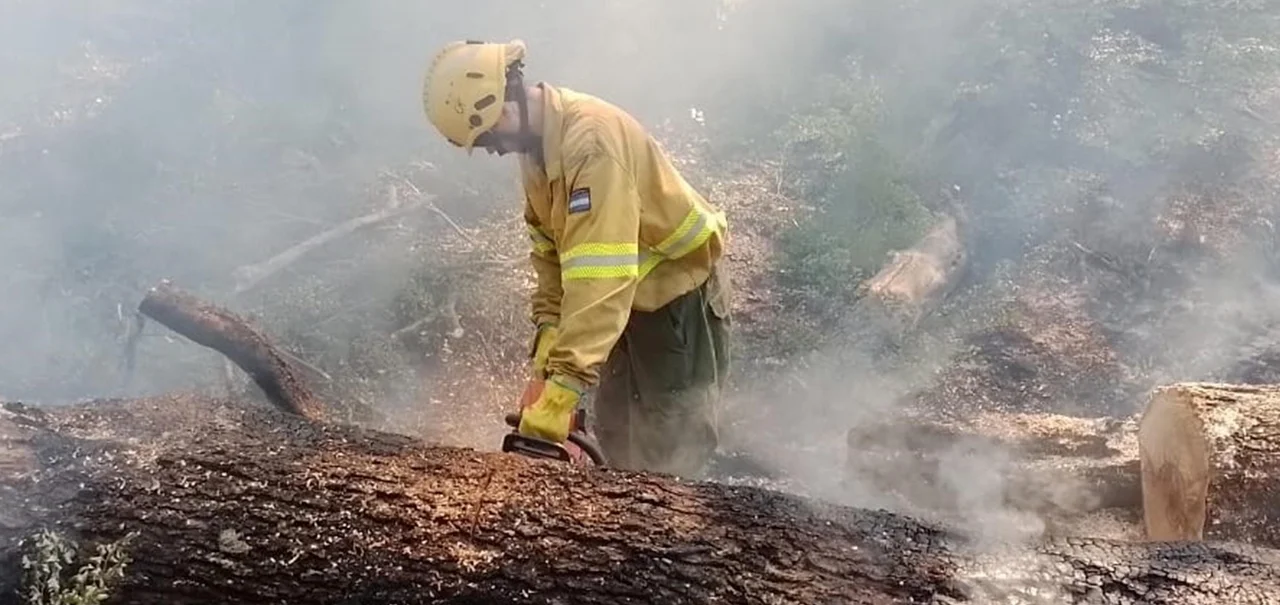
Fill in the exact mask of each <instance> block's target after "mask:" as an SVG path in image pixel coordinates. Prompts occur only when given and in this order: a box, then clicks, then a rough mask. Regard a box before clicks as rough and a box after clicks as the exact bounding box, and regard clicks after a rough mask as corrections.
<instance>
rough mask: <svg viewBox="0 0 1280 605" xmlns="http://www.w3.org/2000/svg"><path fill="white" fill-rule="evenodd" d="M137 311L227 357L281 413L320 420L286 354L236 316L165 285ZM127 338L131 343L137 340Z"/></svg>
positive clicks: (150, 294) (314, 401) (316, 402)
mask: <svg viewBox="0 0 1280 605" xmlns="http://www.w3.org/2000/svg"><path fill="white" fill-rule="evenodd" d="M138 312H139V313H141V314H142V315H145V316H147V317H150V318H152V319H154V320H156V321H158V322H160V323H161V324H164V325H165V326H166V327H168V328H169V329H171V330H173V331H174V332H177V333H179V334H181V335H183V336H186V337H187V338H189V339H191V340H192V341H193V342H195V343H197V344H201V345H204V346H206V347H209V348H211V349H214V350H215V351H218V352H219V353H222V354H223V355H226V356H227V358H228V359H230V360H231V361H232V362H234V363H235V364H236V365H237V366H240V369H242V370H244V371H245V373H246V374H248V375H249V376H250V377H252V378H253V380H254V382H256V383H257V384H258V386H259V387H260V388H261V389H262V390H263V392H264V393H265V394H266V396H267V398H268V399H270V400H271V402H272V403H274V404H275V405H276V406H277V407H279V408H280V409H282V410H284V411H287V412H290V413H293V414H297V415H300V416H306V417H309V418H314V419H319V418H321V417H322V415H323V413H324V407H323V405H322V404H321V403H320V401H319V400H318V399H317V398H316V397H315V395H313V394H312V392H311V389H310V388H308V387H307V385H306V383H305V382H303V381H302V379H301V378H300V377H299V376H298V372H297V370H295V369H294V367H293V365H292V364H291V363H290V362H289V359H288V357H289V356H287V355H285V354H284V353H283V352H282V351H280V350H279V349H277V348H276V347H275V346H273V345H272V344H271V342H270V341H269V340H268V339H267V337H266V336H265V335H263V334H262V333H261V332H260V331H258V330H256V329H254V328H253V326H251V325H250V324H249V322H248V321H246V320H244V319H243V318H241V317H239V316H237V315H236V314H234V313H232V312H230V311H228V310H226V309H222V308H220V307H217V306H214V305H211V304H208V303H205V302H202V301H201V300H200V299H198V298H196V297H194V296H192V295H191V294H188V293H186V292H183V291H181V290H179V289H178V288H176V287H174V286H173V285H172V284H170V283H169V282H167V281H165V282H161V283H160V284H159V285H157V286H155V287H153V288H151V290H150V291H148V292H147V295H146V296H145V297H144V298H143V299H142V302H141V303H140V304H139V305H138ZM131 340H133V341H135V342H136V338H135V339H131ZM132 354H133V353H132V351H130V352H129V353H128V355H129V356H132Z"/></svg>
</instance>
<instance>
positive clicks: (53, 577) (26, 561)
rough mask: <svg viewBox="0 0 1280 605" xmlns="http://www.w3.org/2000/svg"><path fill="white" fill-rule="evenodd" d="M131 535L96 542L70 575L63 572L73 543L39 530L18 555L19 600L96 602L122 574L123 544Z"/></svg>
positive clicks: (65, 604) (45, 604)
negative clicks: (25, 551) (26, 550)
mask: <svg viewBox="0 0 1280 605" xmlns="http://www.w3.org/2000/svg"><path fill="white" fill-rule="evenodd" d="M133 536H134V534H129V535H126V536H125V537H123V538H121V539H120V540H117V541H115V542H111V543H109V544H99V545H98V547H97V552H96V553H95V554H94V555H92V556H90V557H89V558H88V559H87V560H86V561H85V562H84V563H83V564H81V565H80V567H79V569H77V570H76V571H75V573H74V574H72V575H71V577H69V578H68V577H66V572H67V571H68V570H69V569H70V567H71V566H72V565H74V564H75V563H76V559H77V556H76V546H75V544H74V543H73V542H71V541H70V540H68V539H67V538H65V537H63V536H62V535H61V534H58V533H55V532H52V531H50V530H48V529H42V530H40V532H39V533H37V534H36V535H35V536H34V537H33V538H32V539H31V540H29V544H30V546H31V552H29V553H28V554H26V555H23V557H22V569H23V572H24V574H25V575H24V578H23V599H24V601H23V602H24V603H25V604H26V605H97V604H99V603H102V602H103V601H105V600H106V599H107V597H109V596H110V594H111V590H110V589H111V588H112V585H113V584H114V583H115V582H117V581H119V580H120V579H121V578H123V577H124V570H125V567H126V566H128V564H129V556H128V554H127V553H126V552H125V547H126V546H127V545H128V543H129V542H130V541H131V540H132V539H133Z"/></svg>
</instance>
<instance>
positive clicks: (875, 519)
mask: <svg viewBox="0 0 1280 605" xmlns="http://www.w3.org/2000/svg"><path fill="white" fill-rule="evenodd" d="M0 435H5V436H6V437H9V436H12V437H13V438H11V439H8V438H7V439H6V440H5V441H4V442H3V444H0V445H2V446H3V447H5V448H9V449H12V450H18V451H26V452H27V455H25V456H10V457H8V458H6V459H14V460H23V461H24V462H23V463H22V464H24V465H26V466H25V468H23V469H22V470H21V471H19V472H10V471H0V518H2V519H3V520H4V523H0V595H4V596H2V597H0V603H4V604H6V605H7V604H8V603H13V602H15V601H16V598H15V597H14V596H12V595H13V594H14V593H13V592H12V590H13V588H14V584H15V583H16V581H17V578H18V576H17V572H16V570H17V568H18V566H19V560H20V557H21V554H22V553H21V552H20V548H19V540H20V539H21V538H22V537H23V536H26V535H30V533H31V532H32V531H34V529H35V528H38V527H52V528H54V529H56V530H59V531H62V532H66V533H67V534H69V537H71V538H72V539H75V540H77V541H78V542H79V543H80V544H81V545H82V546H90V545H92V544H94V543H101V542H104V541H114V540H116V539H118V538H119V537H121V536H123V535H126V534H128V533H129V532H137V535H136V537H135V538H134V539H133V541H132V542H131V545H130V547H129V550H128V554H129V556H130V557H131V559H132V562H131V563H130V565H129V567H128V568H127V569H126V571H125V577H124V579H123V581H122V583H121V584H120V585H119V586H118V587H116V588H115V594H114V595H113V599H112V602H113V603H118V604H120V605H131V604H136V603H171V604H173V605H194V604H203V603H228V602H271V603H370V604H374V603H411V602H412V603H420V602H424V603H425V602H430V603H529V604H551V603H558V604H564V605H576V604H603V603H662V604H683V603H726V604H735V603H742V604H747V603H752V604H757V603H779V604H802V603H803V604H828V603H831V604H834V603H866V604H886V605H887V604H891V603H935V604H939V605H941V604H944V603H987V604H1002V603H1008V604H1014V603H1019V604H1021V603H1046V604H1047V603H1098V604H1102V603H1122V604H1131V603H1151V604H1155V603H1162V604H1172V603H1179V604H1185V605H1196V604H1208V603H1213V604H1215V605H1230V604H1235V603H1257V604H1262V603H1275V602H1277V598H1280V597H1277V596H1276V592H1275V590H1276V587H1277V586H1278V585H1280V553H1277V552H1276V551H1271V550H1266V549H1259V548H1250V547H1245V546H1241V545H1231V544H1215V543H1208V542H1194V543H1180V544H1144V543H1122V542H1116V541H1108V540H1099V539H1087V538H1079V539H1049V540H1044V541H1038V542H1035V543H1032V544H1025V545H1020V546H1019V545H1013V544H1010V545H1005V546H1002V547H998V548H990V549H988V548H985V547H982V548H979V546H980V545H979V544H977V543H974V542H970V541H968V540H967V539H966V538H964V537H963V536H960V535H957V534H954V533H952V532H948V531H945V530H943V529H940V528H938V527H934V526H930V525H927V524H922V523H919V522H917V521H914V520H912V519H910V518H906V517H902V516H898V515H893V514H889V513H883V512H872V511H865V510H858V509H850V508H844V507H836V506H829V505H825V504H821V503H817V502H812V501H805V500H802V499H799V498H797V497H794V496H789V495H784V494H779V493H774V492H769V491H765V490H760V489H756V488H748V487H729V486H724V485H718V484H714V483H686V482H682V481H678V480H676V479H673V478H670V477H666V476H659V475H645V474H640V473H631V472H625V471H619V470H599V469H587V468H576V467H570V466H567V465H561V464H556V463H554V462H549V461H533V460H529V459H525V458H520V457H517V456H511V455H504V454H498V453H478V452H475V451H471V450H465V449H455V448H445V447H429V446H426V445H424V444H422V443H420V442H417V441H415V440H412V439H409V438H406V437H401V436H395V435H390V434H386V433H379V432H368V431H361V430H359V429H356V428H354V427H349V426H333V425H325V424H319V423H310V422H306V421H305V420H303V419H301V418H298V417H296V416H293V415H289V414H281V413H280V412H278V411H276V410H273V409H271V408H269V407H265V406H244V405H238V404H235V403H232V404H230V405H223V404H219V403H217V402H214V401H210V400H207V399H197V398H182V397H166V398H159V399H154V400H131V401H115V402H107V401H100V402H92V403H88V404H84V405H76V406H70V407H64V408H60V409H54V410H49V411H47V412H45V411H41V410H38V409H31V408H24V407H22V406H9V407H8V412H7V413H0Z"/></svg>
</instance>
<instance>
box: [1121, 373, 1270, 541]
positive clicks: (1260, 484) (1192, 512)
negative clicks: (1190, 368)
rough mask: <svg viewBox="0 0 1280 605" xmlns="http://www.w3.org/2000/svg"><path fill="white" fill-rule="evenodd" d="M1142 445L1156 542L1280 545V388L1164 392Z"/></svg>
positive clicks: (1146, 508) (1151, 411)
mask: <svg viewBox="0 0 1280 605" xmlns="http://www.w3.org/2000/svg"><path fill="white" fill-rule="evenodd" d="M1138 448H1139V455H1140V458H1141V469H1142V470H1141V473H1142V490H1143V517H1144V519H1145V521H1144V525H1145V528H1146V533H1147V537H1148V538H1150V539H1152V540H1204V539H1216V540H1242V541H1246V542H1252V543H1255V544H1265V545H1268V546H1275V545H1278V544H1280V489H1277V487H1276V476H1275V469H1277V468H1280V386H1276V385H1271V386H1252V385H1233V384H1216V383H1180V384H1174V385H1170V386H1166V387H1162V388H1160V389H1157V390H1156V391H1155V392H1153V393H1152V394H1151V397H1150V399H1149V401H1148V402H1147V409H1146V411H1145V413H1144V415H1143V418H1142V421H1141V423H1140V425H1139V429H1138Z"/></svg>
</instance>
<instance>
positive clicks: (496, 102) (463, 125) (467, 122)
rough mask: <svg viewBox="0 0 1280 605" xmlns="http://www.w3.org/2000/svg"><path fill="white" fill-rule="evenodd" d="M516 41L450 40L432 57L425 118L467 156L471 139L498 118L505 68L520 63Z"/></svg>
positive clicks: (520, 52)
mask: <svg viewBox="0 0 1280 605" xmlns="http://www.w3.org/2000/svg"><path fill="white" fill-rule="evenodd" d="M524 53H525V44H524V42H522V41H520V40H513V41H511V42H508V43H505V44H502V43H486V42H473V41H466V42H461V41H459V42H450V43H449V44H446V45H445V46H444V48H443V49H441V50H440V52H439V53H438V54H436V56H435V59H434V60H432V62H431V67H430V68H429V69H428V70H427V75H426V79H425V81H424V82H423V86H422V107H423V109H424V110H425V111H426V113H427V119H428V120H430V121H431V124H432V125H434V126H435V127H436V130H438V131H440V134H442V135H444V137H445V138H446V139H449V141H451V142H453V143H454V144H455V145H458V146H460V147H462V148H464V149H466V150H467V152H468V153H470V152H471V148H472V146H474V145H475V141H476V137H477V136H479V135H480V134H481V133H483V132H485V131H487V130H489V129H491V128H493V127H494V125H495V124H497V123H498V117H499V116H501V115H502V104H503V101H504V93H505V92H506V89H507V69H508V68H509V67H511V65H512V64H513V63H515V62H517V61H520V60H522V59H524Z"/></svg>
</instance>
